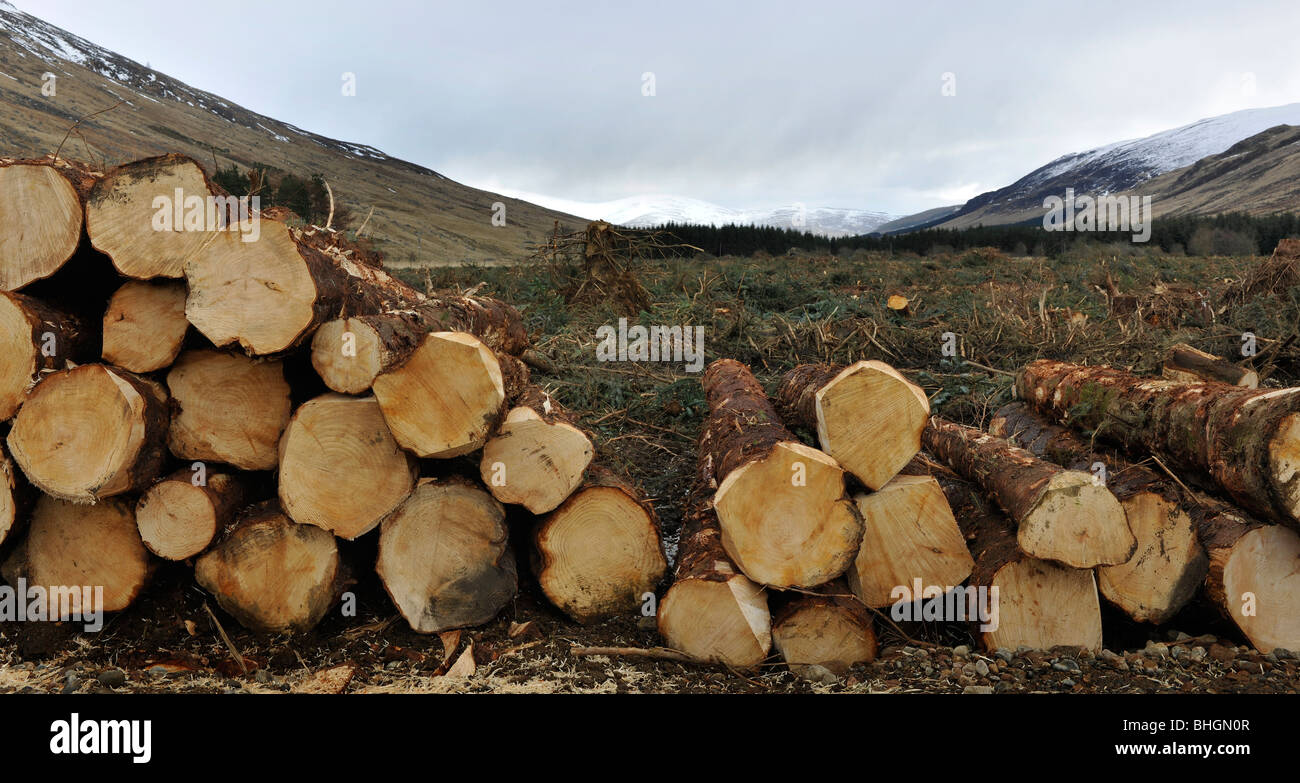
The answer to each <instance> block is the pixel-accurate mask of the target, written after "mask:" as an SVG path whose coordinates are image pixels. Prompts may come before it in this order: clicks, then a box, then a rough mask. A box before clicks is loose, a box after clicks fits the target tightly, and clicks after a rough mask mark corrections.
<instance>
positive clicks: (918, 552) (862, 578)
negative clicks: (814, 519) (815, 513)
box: [846, 475, 974, 608]
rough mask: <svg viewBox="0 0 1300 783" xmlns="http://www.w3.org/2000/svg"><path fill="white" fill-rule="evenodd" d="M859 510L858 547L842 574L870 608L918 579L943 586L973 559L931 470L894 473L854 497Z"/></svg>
mask: <svg viewBox="0 0 1300 783" xmlns="http://www.w3.org/2000/svg"><path fill="white" fill-rule="evenodd" d="M854 502H856V503H857V506H858V511H859V512H861V514H862V519H863V527H864V531H865V532H864V533H863V536H862V547H861V549H859V550H858V556H857V559H856V560H854V561H853V565H852V567H850V568H849V570H848V573H847V574H846V578H847V581H848V586H849V588H851V589H852V591H853V594H854V595H855V596H857V597H858V598H859V599H860V600H861V601H862V602H863V603H864V604H866V605H867V606H870V607H872V608H880V607H885V606H890V605H892V604H893V603H894V602H895V601H897V600H898V597H897V595H896V594H895V590H896V589H897V588H898V587H900V586H910V585H911V584H912V582H913V580H914V579H917V578H919V579H920V580H921V582H922V584H926V585H939V586H940V587H943V588H945V589H946V588H948V587H951V586H953V585H959V584H961V583H962V582H964V581H965V580H966V577H968V576H970V572H971V568H972V567H973V566H974V561H973V560H972V559H971V556H970V552H969V551H968V550H967V549H966V540H965V538H963V537H962V534H961V530H960V529H959V528H958V527H957V520H956V519H955V518H954V517H953V515H952V509H950V508H949V507H948V499H947V498H946V497H944V494H943V489H942V488H941V487H940V486H939V483H938V482H937V481H935V480H934V479H933V478H931V477H930V476H910V475H902V476H895V477H894V479H893V480H892V481H890V482H889V483H888V484H886V485H885V486H883V487H881V488H880V491H878V492H872V493H870V494H860V495H857V496H856V497H855V498H854Z"/></svg>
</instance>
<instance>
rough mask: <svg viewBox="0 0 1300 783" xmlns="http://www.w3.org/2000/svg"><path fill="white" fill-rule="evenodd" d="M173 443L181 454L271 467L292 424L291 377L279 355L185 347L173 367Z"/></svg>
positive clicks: (244, 465)
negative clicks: (253, 355) (254, 356)
mask: <svg viewBox="0 0 1300 783" xmlns="http://www.w3.org/2000/svg"><path fill="white" fill-rule="evenodd" d="M167 388H168V389H169V390H170V391H171V396H172V402H173V405H172V423H171V429H170V430H169V431H168V435H167V444H168V447H169V448H170V449H171V452H172V454H175V455H176V456H177V457H180V458H181V459H187V460H204V461H211V462H221V463H225V464H228V465H233V466H234V467H236V468H239V469H241V470H270V469H272V468H274V467H275V466H276V465H277V464H279V443H280V436H281V434H282V433H283V432H284V430H285V427H287V426H288V425H289V415H290V410H291V407H292V406H291V401H290V396H289V395H290V389H289V383H288V381H286V380H285V375H284V367H283V366H282V364H281V363H280V362H279V361H258V360H255V359H250V358H249V357H247V356H242V355H240V354H234V353H227V352H225V351H216V350H209V349H197V350H190V351H185V352H184V353H182V354H181V355H180V357H178V358H177V359H176V363H175V364H173V365H172V368H171V370H170V371H169V372H168V373H167Z"/></svg>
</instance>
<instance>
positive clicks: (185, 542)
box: [135, 471, 242, 560]
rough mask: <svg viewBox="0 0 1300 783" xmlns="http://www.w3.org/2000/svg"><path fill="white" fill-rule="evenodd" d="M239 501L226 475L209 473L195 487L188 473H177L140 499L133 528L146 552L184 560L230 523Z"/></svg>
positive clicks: (236, 486)
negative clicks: (147, 550)
mask: <svg viewBox="0 0 1300 783" xmlns="http://www.w3.org/2000/svg"><path fill="white" fill-rule="evenodd" d="M241 500H242V494H241V491H240V485H239V482H238V481H237V480H236V479H235V478H234V477H233V476H231V475H229V474H224V473H217V474H213V475H210V476H207V477H206V483H205V484H203V485H196V484H195V483H194V482H193V480H192V479H191V474H190V472H189V471H180V472H179V473H176V474H173V475H172V476H169V477H167V478H165V479H163V480H162V481H159V482H158V483H157V484H154V485H153V486H152V487H150V488H149V491H148V492H145V493H144V495H142V496H141V497H140V501H139V503H138V504H137V505H136V511H135V519H136V525H137V526H138V527H139V529H140V538H141V539H143V541H144V545H145V546H146V547H148V548H149V551H150V552H153V553H154V554H155V555H157V556H159V557H161V558H163V559H165V560H184V559H186V558H188V557H193V556H194V555H197V554H199V553H201V552H202V551H203V550H205V549H207V548H208V545H209V544H211V543H212V541H213V539H215V538H216V536H217V534H218V533H219V532H221V530H222V529H223V528H224V527H225V526H226V525H227V524H229V523H230V522H231V521H232V519H233V517H234V512H235V511H236V509H237V507H238V505H239V503H240V501H241Z"/></svg>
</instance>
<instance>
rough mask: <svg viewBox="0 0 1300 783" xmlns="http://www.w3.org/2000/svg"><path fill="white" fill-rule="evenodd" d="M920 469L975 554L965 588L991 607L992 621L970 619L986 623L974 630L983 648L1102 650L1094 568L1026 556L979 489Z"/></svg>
mask: <svg viewBox="0 0 1300 783" xmlns="http://www.w3.org/2000/svg"><path fill="white" fill-rule="evenodd" d="M926 467H927V468H928V469H929V470H930V472H931V473H932V475H933V476H934V477H935V479H937V480H938V482H939V485H940V486H942V487H943V490H944V494H945V495H947V497H948V504H949V505H950V506H951V507H952V510H953V514H954V515H955V516H956V518H957V521H958V524H960V526H961V529H962V533H963V535H965V536H966V540H967V544H968V546H969V547H970V552H971V555H972V556H973V557H974V559H975V567H974V568H973V569H972V571H971V576H970V579H969V580H968V581H967V590H968V593H967V599H968V600H969V589H970V588H974V589H976V590H979V589H980V588H983V589H984V590H985V591H986V595H987V597H988V599H990V600H991V602H992V603H991V604H990V605H991V606H993V607H995V614H994V616H993V617H992V618H991V621H990V622H984V623H980V622H979V621H976V623H977V625H983V626H984V629H983V630H980V629H979V628H977V629H976V633H977V635H978V636H979V638H980V639H981V641H982V642H983V644H984V647H985V649H987V650H990V651H992V650H996V649H998V648H1003V647H1005V648H1007V649H1009V650H1015V649H1017V648H1019V647H1022V646H1024V647H1030V648H1033V649H1042V650H1047V649H1051V648H1052V647H1056V646H1058V645H1066V646H1079V647H1085V648H1087V649H1090V650H1100V649H1101V645H1102V633H1101V605H1100V603H1099V600H1098V597H1097V582H1096V579H1095V577H1094V576H1093V572H1092V571H1090V570H1088V569H1076V568H1068V567H1065V566H1062V565H1058V564H1056V563H1052V562H1050V561H1047V560H1040V559H1038V558H1034V557H1030V556H1029V555H1026V554H1025V553H1024V552H1023V551H1022V550H1021V548H1020V546H1019V545H1018V544H1017V541H1016V534H1015V524H1014V523H1013V522H1012V521H1011V520H1010V519H1008V518H1007V517H1005V516H1003V515H1002V514H1001V513H1000V512H999V511H998V510H997V509H996V508H995V507H994V506H993V505H992V504H991V503H989V502H988V501H987V500H986V499H985V498H984V497H983V492H982V491H981V490H979V489H978V488H976V487H975V486H974V485H973V484H971V483H970V482H967V481H965V480H964V479H961V478H960V477H958V475H957V474H956V473H954V472H952V471H951V470H949V469H947V468H946V467H944V466H941V465H938V464H936V463H934V462H927V464H926ZM995 588H996V590H997V595H996V596H994V595H993V593H992V590H993V589H995ZM977 595H978V594H977ZM966 607H967V617H968V618H972V617H974V613H973V612H971V611H969V610H970V605H969V603H966Z"/></svg>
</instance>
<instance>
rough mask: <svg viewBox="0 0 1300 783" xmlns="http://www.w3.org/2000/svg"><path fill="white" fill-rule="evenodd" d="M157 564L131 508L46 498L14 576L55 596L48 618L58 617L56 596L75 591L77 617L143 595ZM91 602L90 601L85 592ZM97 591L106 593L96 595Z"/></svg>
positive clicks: (116, 501) (122, 503) (119, 502)
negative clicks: (139, 530) (58, 590)
mask: <svg viewBox="0 0 1300 783" xmlns="http://www.w3.org/2000/svg"><path fill="white" fill-rule="evenodd" d="M153 567H154V563H153V561H152V560H151V559H150V556H149V552H148V550H147V549H145V546H144V543H143V542H141V541H140V534H139V532H138V531H137V530H136V526H135V514H134V513H133V507H132V505H131V504H130V503H129V502H127V501H125V500H122V499H120V498H111V499H109V500H105V501H102V502H99V503H96V504H95V505H93V506H84V505H77V504H73V503H68V502H66V501H62V500H57V499H55V498H52V497H48V496H44V497H41V498H40V499H39V500H38V501H37V502H36V507H35V508H34V509H33V511H32V519H31V527H30V529H29V530H28V532H27V537H26V538H25V539H24V540H23V542H22V544H21V546H20V549H19V550H18V551H17V552H16V553H15V558H14V561H13V562H11V563H10V564H8V570H10V572H11V573H10V575H11V576H21V577H22V578H24V579H26V580H27V584H28V585H39V586H41V587H44V588H45V589H46V590H47V591H50V593H49V596H48V597H49V598H50V599H51V603H49V604H47V615H48V616H50V617H51V618H53V617H54V616H55V615H56V614H57V613H56V612H55V611H54V609H55V606H54V602H53V600H52V599H54V597H55V596H54V594H53V591H54V590H57V589H58V588H70V589H71V590H70V591H69V592H68V593H67V595H68V597H69V598H70V599H71V610H72V611H73V612H81V613H83V614H84V613H86V612H95V611H105V612H116V611H120V610H122V609H125V608H127V607H128V606H130V605H131V604H132V602H134V601H135V599H136V598H137V597H138V596H139V595H140V593H141V592H142V591H143V590H144V587H145V585H146V584H147V583H148V581H149V576H150V575H151V573H152V572H153ZM83 588H89V593H90V595H89V597H90V600H89V601H88V602H87V601H85V599H86V598H87V595H86V590H85V589H83ZM97 588H99V589H101V590H102V591H99V592H98V595H97V594H96V593H97Z"/></svg>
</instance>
